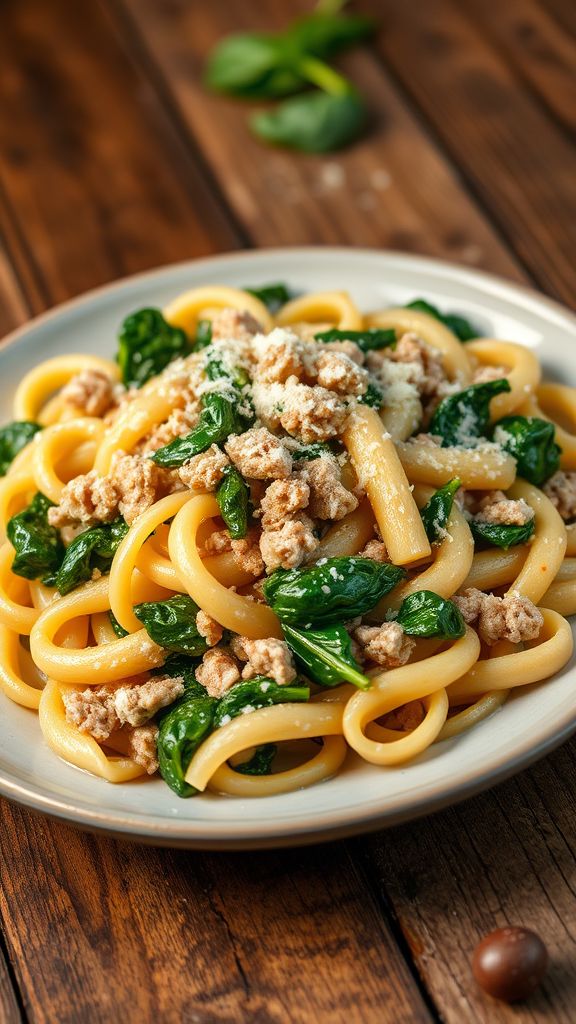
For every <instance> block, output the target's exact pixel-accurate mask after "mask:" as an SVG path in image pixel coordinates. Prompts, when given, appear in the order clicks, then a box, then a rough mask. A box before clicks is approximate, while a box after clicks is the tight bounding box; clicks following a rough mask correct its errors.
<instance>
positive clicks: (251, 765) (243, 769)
mask: <svg viewBox="0 0 576 1024" xmlns="http://www.w3.org/2000/svg"><path fill="white" fill-rule="evenodd" d="M277 750H278V747H277V745H276V744H275V743H261V744H260V746H259V747H256V749H255V751H254V753H253V754H252V757H251V758H250V759H249V760H248V761H244V762H243V763H242V764H237V765H235V766H234V771H235V772H240V774H241V775H270V774H271V773H272V762H273V760H274V758H275V757H276V751H277Z"/></svg>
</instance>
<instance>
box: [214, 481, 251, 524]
mask: <svg viewBox="0 0 576 1024" xmlns="http://www.w3.org/2000/svg"><path fill="white" fill-rule="evenodd" d="M216 501H217V502H218V508H219V509H220V515H221V516H222V519H223V520H224V523H225V525H226V527H227V529H228V531H229V533H230V536H231V537H232V539H233V540H239V539H241V538H242V537H245V536H246V534H247V533H248V519H249V516H250V489H249V487H248V485H247V484H246V483H245V482H244V478H243V476H242V474H241V473H239V472H238V470H237V469H235V468H234V466H228V467H227V468H226V470H225V473H224V478H223V480H222V482H221V483H220V484H219V486H218V489H217V491H216Z"/></svg>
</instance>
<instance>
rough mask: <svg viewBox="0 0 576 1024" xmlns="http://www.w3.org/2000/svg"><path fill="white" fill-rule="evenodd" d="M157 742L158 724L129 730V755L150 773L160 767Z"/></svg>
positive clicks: (152, 773)
mask: <svg viewBox="0 0 576 1024" xmlns="http://www.w3.org/2000/svg"><path fill="white" fill-rule="evenodd" d="M157 744H158V726H157V725H154V724H153V723H150V724H149V725H141V726H140V727H139V728H138V729H130V731H129V732H128V756H129V757H131V758H132V760H133V761H135V762H136V764H139V765H140V766H141V768H144V769H145V770H146V773H147V774H148V775H154V772H157V771H158V768H159V767H160V764H159V761H158V753H157Z"/></svg>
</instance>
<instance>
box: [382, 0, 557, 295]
mask: <svg viewBox="0 0 576 1024" xmlns="http://www.w3.org/2000/svg"><path fill="white" fill-rule="evenodd" d="M362 7H363V9H364V10H366V11H372V12H373V13H374V14H375V15H377V16H378V17H379V18H380V21H381V24H382V26H383V29H382V32H381V33H380V36H379V40H378V47H379V52H380V53H381V55H382V57H383V58H384V60H385V62H386V64H387V65H388V66H389V67H390V68H391V69H392V70H393V71H394V74H395V75H396V77H397V79H398V80H399V81H400V82H401V83H402V85H403V86H404V87H405V89H406V90H407V92H408V93H409V94H410V95H411V96H412V97H413V99H414V100H415V101H416V103H417V104H418V106H419V107H420V109H421V111H422V112H423V114H424V115H425V117H426V118H427V119H428V120H429V122H430V123H431V124H432V125H433V126H434V129H435V131H436V133H437V136H438V137H439V138H440V139H441V141H442V144H443V145H444V147H445V148H446V150H447V151H448V152H449V153H450V154H451V156H452V158H453V159H454V161H455V163H456V164H457V165H458V166H459V167H460V169H461V171H462V173H463V174H464V175H465V177H466V179H467V180H468V182H469V183H470V184H471V186H472V188H473V189H474V191H475V193H476V194H477V195H478V196H479V197H480V198H481V200H482V201H483V203H484V204H485V206H486V208H487V209H488V210H489V211H490V213H491V214H492V216H493V218H494V220H495V221H496V222H497V224H498V225H499V227H500V229H501V231H502V233H503V234H504V235H505V237H507V238H508V239H509V240H510V242H511V244H512V245H513V247H514V250H515V252H516V253H517V254H518V255H519V257H520V258H521V260H522V261H523V263H524V264H525V266H526V267H527V268H528V270H529V272H530V273H531V274H532V275H533V277H534V278H535V279H536V280H537V281H538V282H539V284H540V285H541V286H542V287H543V288H544V289H545V290H546V291H547V292H549V293H550V294H552V295H555V296H557V297H558V298H560V299H562V300H563V301H565V302H566V303H568V304H571V305H573V304H574V261H575V259H576V236H575V233H574V223H575V222H576V192H575V190H574V187H573V178H574V175H573V173H572V168H573V166H574V160H575V148H574V146H573V145H572V144H571V143H570V141H569V140H568V139H567V138H566V136H565V134H564V132H563V131H562V130H561V129H560V128H559V127H558V126H557V125H556V124H555V123H553V121H552V120H551V119H550V117H549V116H548V115H547V114H546V112H545V111H544V110H543V109H542V107H541V105H540V103H539V102H538V101H536V100H534V98H533V97H532V96H531V95H530V94H529V93H528V92H527V90H526V89H522V88H520V87H519V85H518V82H517V81H516V79H515V77H514V74H513V72H512V71H511V70H510V68H509V67H508V65H507V62H506V61H505V60H504V59H503V58H502V57H501V56H500V55H499V54H498V53H497V52H496V51H495V50H494V48H493V47H491V46H490V45H489V44H488V43H487V42H486V41H485V40H484V39H483V38H482V37H481V36H480V34H479V33H478V31H477V30H476V29H475V27H474V26H473V25H472V24H471V23H470V22H469V21H468V20H467V19H466V17H465V16H464V15H463V14H462V13H461V10H460V7H459V5H458V4H455V3H452V2H451V0H431V2H428V0H422V2H420V3H418V5H417V12H416V11H415V8H414V5H408V4H402V3H398V2H397V0H364V3H363V4H362Z"/></svg>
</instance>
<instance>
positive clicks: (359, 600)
mask: <svg viewBox="0 0 576 1024" xmlns="http://www.w3.org/2000/svg"><path fill="white" fill-rule="evenodd" d="M405 576H406V572H405V570H404V569H402V568H400V566H397V565H389V564H388V563H386V562H375V561H374V560H373V559H371V558H361V557H360V556H357V555H356V556H351V557H349V558H346V557H343V558H327V559H324V560H322V562H321V563H318V564H317V565H313V566H310V567H309V568H305V569H277V570H276V572H275V573H273V574H272V576H270V577H269V578H268V579H267V580H266V582H265V584H264V596H265V598H266V600H267V602H268V604H269V605H270V606H271V607H272V608H273V610H274V611H275V612H276V614H277V616H278V618H279V619H281V621H282V623H283V624H286V623H287V624H288V625H290V626H304V627H306V628H307V629H309V628H310V627H311V626H315V627H320V626H331V625H332V624H333V623H338V622H342V619H352V618H354V617H355V616H356V615H363V614H364V612H367V611H370V609H371V608H373V607H374V605H376V604H377V603H378V601H379V600H380V598H381V597H383V596H384V594H387V593H388V592H389V591H390V590H392V588H393V587H395V586H396V584H397V583H399V582H400V581H401V580H403V579H404V578H405Z"/></svg>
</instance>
